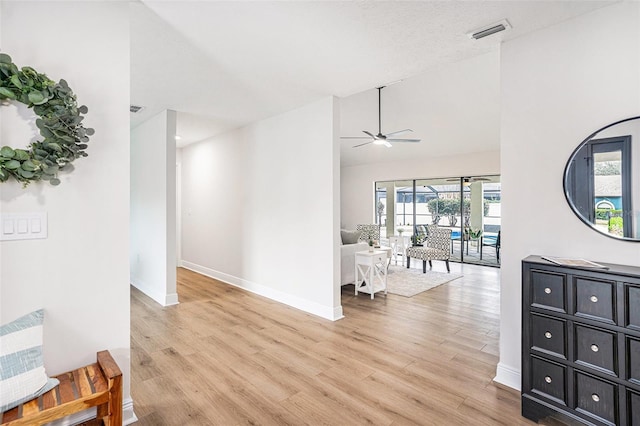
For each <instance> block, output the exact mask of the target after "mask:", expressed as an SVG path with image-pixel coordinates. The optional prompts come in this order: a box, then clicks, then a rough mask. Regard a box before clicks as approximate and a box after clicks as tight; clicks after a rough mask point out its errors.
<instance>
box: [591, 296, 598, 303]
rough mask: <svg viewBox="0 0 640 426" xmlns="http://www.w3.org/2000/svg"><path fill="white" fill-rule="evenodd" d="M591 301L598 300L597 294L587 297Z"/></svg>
mask: <svg viewBox="0 0 640 426" xmlns="http://www.w3.org/2000/svg"><path fill="white" fill-rule="evenodd" d="M589 299H590V300H591V301H592V302H593V303H596V302H597V301H598V296H591V297H590V298H589Z"/></svg>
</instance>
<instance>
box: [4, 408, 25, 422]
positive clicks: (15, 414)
mask: <svg viewBox="0 0 640 426" xmlns="http://www.w3.org/2000/svg"><path fill="white" fill-rule="evenodd" d="M21 411H22V410H21V407H20V406H18V407H15V408H12V409H11V410H9V411H6V412H4V413H2V424H5V423H9V422H12V421H14V420H16V419H19V418H20V412H21Z"/></svg>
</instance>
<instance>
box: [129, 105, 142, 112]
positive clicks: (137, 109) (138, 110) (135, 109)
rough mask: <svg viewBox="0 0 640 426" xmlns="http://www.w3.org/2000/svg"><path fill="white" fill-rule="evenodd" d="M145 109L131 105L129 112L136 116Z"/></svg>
mask: <svg viewBox="0 0 640 426" xmlns="http://www.w3.org/2000/svg"><path fill="white" fill-rule="evenodd" d="M143 109H144V107H143V106H138V105H129V112H132V113H134V114H135V113H138V112H140V111H142V110H143Z"/></svg>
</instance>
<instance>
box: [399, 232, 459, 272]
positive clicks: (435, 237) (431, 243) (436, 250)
mask: <svg viewBox="0 0 640 426" xmlns="http://www.w3.org/2000/svg"><path fill="white" fill-rule="evenodd" d="M450 244H451V229H445V228H438V227H436V226H431V225H430V226H429V235H427V239H426V240H425V241H424V245H423V247H420V246H417V247H409V248H407V251H406V254H407V268H408V267H409V266H410V265H411V258H414V259H420V260H422V273H426V272H427V261H429V267H430V268H432V267H433V265H432V264H431V261H432V260H444V261H445V262H446V263H447V272H451V270H450V269H449V259H450V258H451V251H450V250H449V245H450Z"/></svg>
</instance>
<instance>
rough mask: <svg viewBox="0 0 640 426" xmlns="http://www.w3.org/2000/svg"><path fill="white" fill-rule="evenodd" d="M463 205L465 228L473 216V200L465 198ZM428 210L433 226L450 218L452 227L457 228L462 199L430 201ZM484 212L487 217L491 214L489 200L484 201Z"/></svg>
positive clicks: (436, 199)
mask: <svg viewBox="0 0 640 426" xmlns="http://www.w3.org/2000/svg"><path fill="white" fill-rule="evenodd" d="M462 205H463V208H464V219H465V220H464V222H465V226H467V225H468V223H467V222H468V219H469V216H470V214H471V200H469V199H466V198H465V199H464V200H463V202H462ZM427 208H428V209H429V213H431V216H432V217H433V224H438V222H439V221H440V218H441V217H442V216H447V217H448V218H449V225H450V226H456V223H458V218H457V217H456V216H460V199H457V198H453V199H451V198H434V199H432V200H429V202H428V203H427ZM482 210H483V214H484V215H485V216H486V215H487V214H489V202H488V201H487V200H483V203H482Z"/></svg>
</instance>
